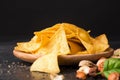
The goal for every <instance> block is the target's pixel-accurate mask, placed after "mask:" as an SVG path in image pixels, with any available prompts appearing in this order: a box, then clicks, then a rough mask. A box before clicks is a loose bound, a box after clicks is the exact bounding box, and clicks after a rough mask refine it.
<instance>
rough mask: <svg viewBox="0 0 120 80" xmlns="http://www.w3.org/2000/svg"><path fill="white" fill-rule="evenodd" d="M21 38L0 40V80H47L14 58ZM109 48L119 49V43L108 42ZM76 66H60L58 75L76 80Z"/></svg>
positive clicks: (47, 77) (90, 78)
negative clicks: (14, 50)
mask: <svg viewBox="0 0 120 80" xmlns="http://www.w3.org/2000/svg"><path fill="white" fill-rule="evenodd" d="M19 41H25V40H23V38H20V37H19V38H10V37H8V39H7V38H5V39H4V38H1V40H0V80H49V76H48V75H47V74H42V73H38V72H30V71H29V68H30V66H31V63H27V62H24V61H22V60H19V59H18V58H16V57H14V55H13V52H12V51H13V48H14V46H15V45H16V43H17V42H19ZM109 43H110V46H111V47H112V48H114V49H116V48H119V47H120V41H110V42H109ZM77 69H78V65H73V66H60V70H61V72H60V74H62V75H64V77H65V79H64V80H78V79H77V78H76V77H75V75H76V70H77ZM87 80H106V79H105V78H103V77H101V76H96V77H94V78H93V77H88V78H87Z"/></svg>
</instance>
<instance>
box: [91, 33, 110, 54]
mask: <svg viewBox="0 0 120 80" xmlns="http://www.w3.org/2000/svg"><path fill="white" fill-rule="evenodd" d="M92 42H93V46H94V49H95V53H97V52H103V51H105V50H106V49H107V48H109V44H108V39H107V37H106V35H105V34H101V35H100V36H97V37H96V38H94V39H93V38H92Z"/></svg>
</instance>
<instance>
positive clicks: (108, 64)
mask: <svg viewBox="0 0 120 80" xmlns="http://www.w3.org/2000/svg"><path fill="white" fill-rule="evenodd" d="M112 72H119V73H120V59H119V58H109V59H107V60H105V62H104V69H103V74H104V75H105V77H106V78H108V75H109V74H110V73H112Z"/></svg>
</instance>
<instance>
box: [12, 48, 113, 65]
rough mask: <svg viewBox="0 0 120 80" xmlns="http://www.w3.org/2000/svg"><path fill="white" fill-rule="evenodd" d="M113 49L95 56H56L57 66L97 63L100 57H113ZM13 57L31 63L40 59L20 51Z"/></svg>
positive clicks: (35, 55)
mask: <svg viewBox="0 0 120 80" xmlns="http://www.w3.org/2000/svg"><path fill="white" fill-rule="evenodd" d="M113 52H114V49H113V48H108V49H107V50H106V51H104V52H100V53H95V54H81V55H60V56H58V63H59V65H76V64H78V63H79V61H81V60H90V61H97V60H98V59H100V58H101V57H106V58H108V57H111V56H112V55H113ZM13 54H14V56H16V57H17V58H19V59H21V60H23V61H26V62H30V63H33V62H34V61H35V60H36V59H37V58H38V57H42V55H37V54H29V53H24V52H20V51H16V50H13Z"/></svg>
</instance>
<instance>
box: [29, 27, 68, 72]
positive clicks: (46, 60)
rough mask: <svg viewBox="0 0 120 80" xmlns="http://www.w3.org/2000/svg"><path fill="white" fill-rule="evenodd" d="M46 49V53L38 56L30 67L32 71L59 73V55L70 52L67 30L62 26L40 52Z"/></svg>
mask: <svg viewBox="0 0 120 80" xmlns="http://www.w3.org/2000/svg"><path fill="white" fill-rule="evenodd" d="M44 51H45V53H46V55H45V56H43V57H40V58H38V59H37V60H36V61H35V62H34V63H33V64H32V66H31V67H30V71H40V72H46V73H52V74H55V73H59V72H60V69H59V65H58V59H57V56H58V55H63V54H68V53H70V49H69V46H68V43H67V39H66V35H65V31H64V29H63V27H62V26H61V27H60V28H59V29H58V30H57V31H56V33H55V34H54V35H53V36H52V37H51V39H50V40H49V42H48V44H46V45H45V46H44V47H43V48H42V49H40V52H44Z"/></svg>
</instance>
